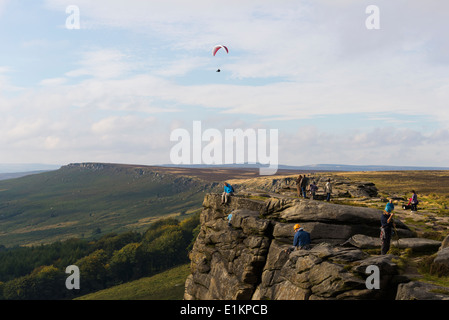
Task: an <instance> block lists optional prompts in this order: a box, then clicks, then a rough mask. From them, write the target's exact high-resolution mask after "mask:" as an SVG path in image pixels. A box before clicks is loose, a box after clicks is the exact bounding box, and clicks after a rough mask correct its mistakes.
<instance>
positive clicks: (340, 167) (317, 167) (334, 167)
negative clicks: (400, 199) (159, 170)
mask: <svg viewBox="0 0 449 320" xmlns="http://www.w3.org/2000/svg"><path fill="white" fill-rule="evenodd" d="M161 166H162V167H180V168H204V169H205V168H209V169H213V168H234V169H238V168H242V169H250V168H255V169H257V168H260V167H265V165H261V164H257V163H245V164H223V165H203V164H198V165H173V164H164V165H161ZM278 169H279V170H290V171H291V170H296V171H419V170H449V167H423V166H388V165H346V164H309V165H303V166H289V165H279V166H278Z"/></svg>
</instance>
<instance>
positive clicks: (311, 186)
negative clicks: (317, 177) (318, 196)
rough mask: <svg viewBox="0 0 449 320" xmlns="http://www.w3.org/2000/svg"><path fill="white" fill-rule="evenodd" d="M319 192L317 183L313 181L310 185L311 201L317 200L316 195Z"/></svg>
mask: <svg viewBox="0 0 449 320" xmlns="http://www.w3.org/2000/svg"><path fill="white" fill-rule="evenodd" d="M317 190H318V187H317V186H316V184H315V181H312V183H311V184H310V187H309V191H310V199H311V200H313V199H315V193H316V192H317Z"/></svg>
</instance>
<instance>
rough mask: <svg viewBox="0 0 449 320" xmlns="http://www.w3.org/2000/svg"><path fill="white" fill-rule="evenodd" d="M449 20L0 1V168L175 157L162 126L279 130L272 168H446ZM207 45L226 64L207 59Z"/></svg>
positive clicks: (205, 6) (407, 11) (430, 14)
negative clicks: (75, 17)
mask: <svg viewBox="0 0 449 320" xmlns="http://www.w3.org/2000/svg"><path fill="white" fill-rule="evenodd" d="M372 4H374V5H377V6H378V8H379V10H380V11H379V18H380V29H377V30H368V29H367V28H366V25H365V21H366V19H367V18H368V17H369V14H367V13H366V12H365V10H366V7H367V6H368V5H372ZM69 5H76V6H77V7H78V8H79V10H80V27H81V28H80V29H79V30H68V29H67V28H66V19H67V18H68V17H69V14H67V13H66V8H67V7H68V6H69ZM448 12H449V3H448V4H446V3H445V2H442V1H437V0H430V1H425V2H424V1H410V0H408V1H405V0H402V1H394V3H391V1H385V0H379V1H363V0H333V1H325V0H314V1H312V0H310V1H298V0H282V1H266V0H265V1H264V0H258V1H255V0H247V1H234V0H231V1H216V0H209V1H203V0H200V1H196V0H192V1H188V2H186V1H182V0H168V1H156V0H154V1H141V0H127V1H122V0H115V1H106V0H96V1H87V0H75V1H73V0H72V1H65V0H42V1H29V0H28V1H27V0H14V1H13V0H0V40H1V43H2V45H1V50H0V112H1V114H2V117H1V118H0V119H1V123H2V125H1V126H0V130H1V134H0V163H53V164H66V163H70V162H87V161H102V162H119V163H139V164H162V163H169V162H170V157H169V154H170V149H171V148H172V147H173V144H174V143H173V142H171V141H170V140H169V137H170V132H171V131H173V130H174V129H176V128H185V129H187V130H190V129H191V128H192V122H193V121H197V120H200V121H202V124H203V127H204V128H216V129H218V130H222V131H223V130H225V129H233V128H241V129H248V128H254V129H256V128H267V129H278V130H279V162H280V163H281V164H288V165H306V164H312V163H340V164H370V165H423V166H447V163H448V159H449V148H448V147H449V125H448V121H449V112H448V101H449V41H448V40H449V35H448V34H447V30H449V19H448V18H449V13H448ZM216 44H223V45H226V46H227V47H228V48H229V54H225V53H224V52H222V51H221V52H219V53H218V54H217V56H215V57H213V56H212V53H211V52H212V48H213V46H215V45H216ZM217 68H220V69H221V70H222V72H220V73H217V72H215V71H216V69H217ZM412 150H413V151H412Z"/></svg>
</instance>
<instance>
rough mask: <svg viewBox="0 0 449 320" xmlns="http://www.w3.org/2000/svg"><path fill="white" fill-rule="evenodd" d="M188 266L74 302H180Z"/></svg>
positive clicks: (105, 290) (88, 295)
mask: <svg viewBox="0 0 449 320" xmlns="http://www.w3.org/2000/svg"><path fill="white" fill-rule="evenodd" d="M189 274H190V264H185V265H181V266H179V267H176V268H173V269H170V270H167V271H164V272H162V273H159V274H157V275H154V276H152V277H145V278H141V279H139V280H135V281H131V282H128V283H124V284H121V285H118V286H115V287H112V288H108V289H104V290H101V291H98V292H95V293H91V294H87V295H85V296H82V297H79V298H77V299H76V300H182V299H183V296H184V284H185V281H186V278H187V276H188V275H189Z"/></svg>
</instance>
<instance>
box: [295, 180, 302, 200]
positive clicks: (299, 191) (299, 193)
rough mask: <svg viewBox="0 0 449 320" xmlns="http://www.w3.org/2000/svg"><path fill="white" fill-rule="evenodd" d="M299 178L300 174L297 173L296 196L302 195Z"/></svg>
mask: <svg viewBox="0 0 449 320" xmlns="http://www.w3.org/2000/svg"><path fill="white" fill-rule="evenodd" d="M301 180H302V175H299V177H298V179H296V189H297V190H298V198H301V195H302V190H301Z"/></svg>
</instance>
